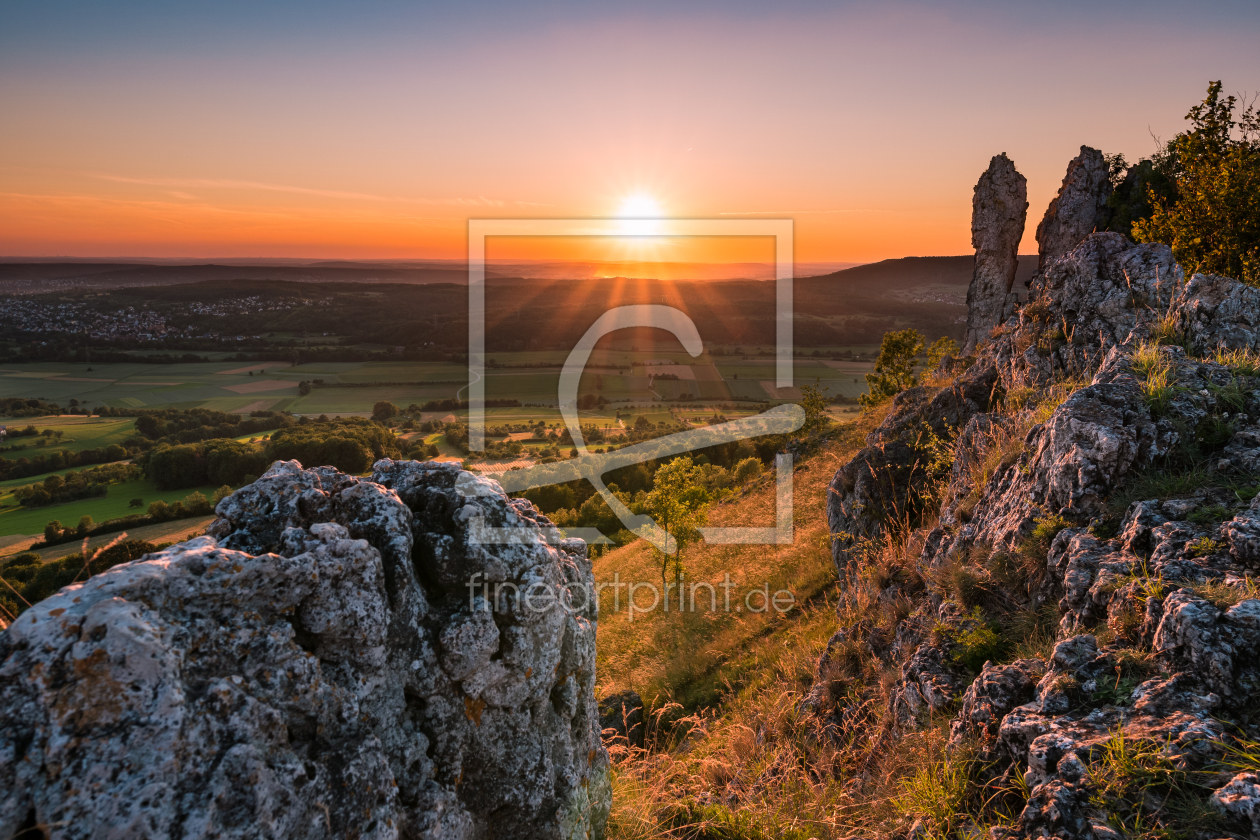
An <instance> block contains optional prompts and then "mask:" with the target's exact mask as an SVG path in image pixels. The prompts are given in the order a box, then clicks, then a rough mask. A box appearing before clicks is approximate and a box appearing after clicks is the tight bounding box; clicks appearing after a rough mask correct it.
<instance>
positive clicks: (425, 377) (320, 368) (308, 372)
mask: <svg viewBox="0 0 1260 840" xmlns="http://www.w3.org/2000/svg"><path fill="white" fill-rule="evenodd" d="M566 357H567V353H564V352H561V351H523V352H516V353H493V354H489V355H488V362H489V363H488V364H487V368H486V372H485V393H486V397H487V398H488V399H516V400H519V401H520V402H521V403H529V404H534V405H539V406H545V407H554V406H556V405H557V404H558V403H557V399H558V398H557V387H558V380H559V375H560V370H561V366H562V365H563V363H564V361H565V358H566ZM647 363H650V364H647ZM535 365H545V367H534V366H535ZM870 368H871V365H870V363H869V362H849V361H830V360H828V361H821V360H816V359H811V358H802V359H798V360H797V362H796V365H795V381H796V384H797V386H800V385H803V384H811V383H813V382H814V381H815V380H818V382H819V384H820V385H821V386H822V387H824V388H827V389H828V391H827V393H829V394H831V395H844V396H847V397H854V396H857V394H860V393H862V392H863V391H864V390H865V381H864V380H863V379H862V374H863V373H866V372H868V371H869V370H870ZM662 373H668V374H671V375H672V376H677V377H678V378H677V379H676V380H675V379H659V378H658V379H656V380H655V386H653V387H651V388H649V385H648V381H649V380H648V376H649V374H652V375H654V376H659V375H660V374H662ZM774 378H775V364H774V360H773V359H771V358H766V357H754V358H740V357H733V356H713V357H711V356H709V355H708V354H707V353H702V354H701V355H700V356H698V357H696V358H692V357H690V356H688V355H687V353H686V352H684V351H682V350H680V349H677V347H676V346H675V348H674V349H669V348H668V347H666V348H655V349H653V348H646V349H638V350H635V351H629V350H602V349H600V350H596V351H594V352H593V353H592V355H591V358H590V360H589V362H588V364H587V369H586V371H585V373H584V374H583V376H582V381H581V387H580V389H579V391H580V393H583V394H586V393H590V394H595V395H597V396H602V397H604V398H605V399H607V400H609V401H610V402H612V403H613V404H614V405H615V404H617V403H622V404H627V403H628V404H644V405H646V404H650V403H652V402H653V401H655V400H658V399H660V398H662V397H664V398H666V399H674V400H677V399H679V398H681V397H683V395H684V394H689V395H690V397H689V398H688V399H692V400H716V401H725V400H731V399H735V400H740V399H743V400H757V401H764V400H768V399H775V398H776V397H777V398H780V399H792V398H795V392H786V393H784V394H778V392H776V391H774V389H773V388H771V390H769V391H768V390H767V389H766V388H764V387H762V385H761V384H760V383H763V382H771V383H772V382H773V380H774ZM315 380H320V382H318V383H316V384H314V386H313V387H312V388H311V392H310V393H309V394H307V395H305V396H302V395H300V394H299V392H298V383H299V382H301V381H308V382H313V381H315ZM855 380H856V381H855ZM467 382H468V370H467V368H466V367H465V366H464V365H463V364H461V363H458V362H418V361H399V362H384V361H371V362H313V363H310V364H302V365H296V366H295V365H292V364H290V363H288V362H282V361H275V362H249V363H246V362H240V361H237V360H234V359H224V360H222V361H218V362H196V363H187V364H184V363H180V364H162V365H156V364H155V365H146V364H134V363H132V364H86V363H54V362H41V363H30V364H9V365H6V366H5V367H4V368H2V369H0V397H36V398H44V399H48V400H53V401H56V402H59V403H61V404H62V405H66V404H68V403H69V401H70V400H71V399H75V400H78V401H79V402H80V403H83V404H85V405H87V406H89V407H94V406H102V405H105V406H111V407H116V408H159V407H175V408H207V409H213V410H216V411H227V412H238V413H245V414H247V413H249V412H251V411H259V410H267V409H270V410H275V411H291V412H293V413H295V414H315V415H318V414H365V413H369V412H371V410H372V405H373V404H374V403H376V402H379V401H382V400H388V401H390V402H393V403H394V404H396V405H398V406H402V407H405V406H407V405H409V404H411V403H417V404H423V403H425V402H427V401H429V400H442V399H453V398H458V397H462V398H467V396H468V391H467V387H466V385H467ZM321 386H323V387H321ZM328 386H331V387H328ZM336 386H354V387H336ZM66 422H67V423H68V424H71V423H72V422H73V421H72V420H71V419H67V421H66ZM97 433H98V434H101V435H106V434H107V433H106V432H105V431H103V430H101V431H99V432H97ZM70 437H71V435H70V433H69V430H68V429H67V439H69V438H70ZM105 442H109V441H105ZM97 445H101V444H100V443H94V442H91V440H90V439H89V438H88V437H86V436H85V435H82V434H80V435H79V436H78V437H76V438H75V440H74V443H73V445H72V446H71V445H68V446H67V448H75V447H77V448H86V447H89V446H97Z"/></svg>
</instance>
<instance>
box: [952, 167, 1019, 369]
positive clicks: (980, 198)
mask: <svg viewBox="0 0 1260 840" xmlns="http://www.w3.org/2000/svg"><path fill="white" fill-rule="evenodd" d="M1027 216H1028V179H1026V178H1025V177H1024V176H1023V175H1020V174H1019V172H1017V171H1016V170H1015V164H1014V163H1012V162H1011V159H1010V158H1008V157H1007V156H1006V153H1005V152H1003V153H1002V154H999V155H994V157H993V159H992V160H991V161H989V168H988V169H986V170H985V171H984V174H982V175H981V176H980V180H979V181H977V182H976V190H975V196H974V197H973V198H972V200H971V244H972V246H973V247H974V248H975V249H976V265H975V269H974V271H973V272H972V275H971V285H970V286H969V287H968V288H967V336H966V339H965V340H964V346H963V350H964V352H970V351H971V350H972V349H973V348H974V347H975V346H976V342H977V341H979V340H980V339H981V338H983V337H984V336H985V335H987V334H988V332H989V330H991V329H993V327H995V326H997V325H998V324H999V323H1001V320H1002V315H1003V313H1004V312H1005V310H1006V305H1007V297H1008V295H1010V293H1011V286H1012V284H1013V283H1014V282H1015V270H1016V268H1018V267H1019V253H1018V251H1019V241H1020V239H1022V238H1023V236H1024V222H1025V220H1026V218H1027Z"/></svg>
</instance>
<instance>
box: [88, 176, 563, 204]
mask: <svg viewBox="0 0 1260 840" xmlns="http://www.w3.org/2000/svg"><path fill="white" fill-rule="evenodd" d="M92 177H93V178H97V179H98V180H101V181H112V182H114V183H118V184H141V185H144V186H149V187H166V188H170V189H211V190H255V191H260V192H278V193H289V194H292V195H310V196H317V197H319V198H339V199H345V200H350V201H379V202H389V203H402V204H428V205H439V206H447V207H508V206H509V205H517V206H526V207H550V206H551V205H549V204H541V203H538V202H534V201H508V200H505V199H500V198H486V197H485V196H484V195H479V196H476V197H474V198H466V197H459V198H404V197H402V196H391V195H376V194H374V193H361V192H347V191H344V190H321V189H314V188H311V187H295V186H291V185H288V184H269V183H266V182H263V181H240V180H235V179H231V178H129V177H126V176H123V175H108V174H104V173H92Z"/></svg>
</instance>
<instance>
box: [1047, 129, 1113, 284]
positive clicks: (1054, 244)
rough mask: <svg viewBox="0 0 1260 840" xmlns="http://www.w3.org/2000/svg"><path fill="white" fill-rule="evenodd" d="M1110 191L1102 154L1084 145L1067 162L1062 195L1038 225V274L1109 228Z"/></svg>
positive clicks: (1061, 189) (1060, 189)
mask: <svg viewBox="0 0 1260 840" xmlns="http://www.w3.org/2000/svg"><path fill="white" fill-rule="evenodd" d="M1111 192H1112V186H1111V180H1110V178H1109V172H1108V168H1107V162H1106V160H1104V159H1103V155H1102V152H1100V151H1098V150H1097V149H1091V148H1090V147H1089V146H1081V153H1080V154H1079V155H1077V156H1076V157H1074V158H1072V160H1071V161H1069V162H1068V168H1067V174H1065V175H1064V176H1063V185H1062V186H1060V187H1059V194H1058V195H1056V196H1055V197H1054V200H1052V201H1051V202H1050V206H1049V207H1047V208H1046V215H1045V216H1044V217H1043V218H1042V220H1041V224H1039V225H1037V245H1038V252H1037V253H1038V257H1037V271H1038V272H1043V271H1045V269H1046V268H1047V267H1048V266H1049V265H1050V264H1051V262H1053V261H1054V260H1056V259H1058V258H1059V257H1062V256H1064V255H1065V254H1068V253H1070V252H1071V251H1072V250H1074V249H1075V248H1076V246H1077V245H1080V244H1081V242H1082V241H1084V239H1085V237H1087V236H1089V235H1090V234H1091V233H1093V232H1095V231H1099V230H1104V229H1105V228H1106V225H1107V199H1109V198H1110V197H1111Z"/></svg>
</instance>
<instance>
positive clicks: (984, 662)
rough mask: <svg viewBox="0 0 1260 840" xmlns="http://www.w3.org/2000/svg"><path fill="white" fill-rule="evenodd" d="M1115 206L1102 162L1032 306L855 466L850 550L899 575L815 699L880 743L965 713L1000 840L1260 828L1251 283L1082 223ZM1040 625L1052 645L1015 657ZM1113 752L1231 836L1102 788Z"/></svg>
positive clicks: (1258, 416)
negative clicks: (997, 796) (1183, 786)
mask: <svg viewBox="0 0 1260 840" xmlns="http://www.w3.org/2000/svg"><path fill="white" fill-rule="evenodd" d="M1109 190H1110V185H1109V184H1108V183H1107V181H1106V167H1105V165H1104V164H1103V161H1102V158H1101V155H1099V154H1098V153H1097V152H1095V151H1093V150H1090V149H1083V150H1082V155H1081V157H1080V158H1078V159H1077V160H1075V161H1073V163H1072V166H1071V167H1070V168H1069V173H1068V177H1067V179H1066V180H1065V183H1064V187H1063V190H1062V191H1061V192H1060V195H1059V197H1058V198H1057V199H1056V201H1055V204H1054V205H1052V207H1051V210H1050V212H1048V213H1047V216H1046V219H1045V220H1044V221H1043V222H1042V225H1041V227H1040V228H1039V229H1038V239H1039V241H1040V242H1041V244H1042V255H1043V265H1042V267H1041V270H1039V272H1038V274H1037V275H1035V276H1034V279H1033V281H1032V283H1031V285H1030V298H1029V300H1028V302H1027V303H1026V304H1024V305H1023V306H1021V307H1019V308H1018V310H1017V311H1016V312H1015V313H1014V315H1013V316H1012V317H1010V318H1007V319H1004V320H1002V321H1001V322H1000V323H999V324H998V325H997V326H996V327H995V328H993V329H991V330H990V331H989V332H988V334H987V335H986V336H983V337H982V338H981V339H980V340H979V341H978V343H977V345H976V348H975V350H974V351H973V352H972V353H970V354H969V355H966V356H964V357H962V358H959V359H957V360H952V361H951V362H949V363H948V364H947V365H945V366H943V367H942V369H941V370H939V371H937V382H938V383H940V384H937V385H934V386H920V387H918V388H914V389H911V390H908V391H906V392H903V393H902V394H900V395H898V396H897V397H896V398H895V399H894V400H893V401H892V403H891V404H890V405H889V406H888V408H887V413H886V415H885V418H884V420H883V421H882V423H881V424H880V425H879V426H878V427H877V428H876V429H875V430H874V431H873V432H872V433H871V434H870V435H869V436H868V437H867V440H866V446H865V448H863V449H862V450H860V451H859V452H858V453H857V454H856V455H855V456H854V457H853V458H852V459H851V460H850V461H849V462H848V463H845V464H843V465H841V466H840V468H839V469H838V470H837V472H836V474H835V478H834V479H833V481H832V483H831V487H830V493H829V496H828V500H827V512H828V519H829V524H830V526H831V530H832V546H833V558H834V560H835V563H836V567H837V571H838V572H839V573H840V574H841V576H842V579H843V580H845V581H846V582H848V585H850V586H853V587H860V586H862V585H863V583H864V581H871V580H879V581H880V589H879V590H878V591H873V592H870V595H869V597H870V598H871V599H873V600H874V601H875V603H876V604H877V605H878V606H877V607H876V608H873V609H874V612H873V616H874V617H872V618H863V619H862V620H861V621H859V622H858V623H856V624H850V625H847V626H843V627H841V628H839V630H838V631H837V633H836V635H835V636H834V637H833V639H832V642H831V643H830V644H829V645H828V649H827V651H826V652H825V653H824V654H823V656H822V659H821V660H820V663H819V670H818V674H817V677H816V679H815V682H814V685H813V686H812V688H811V690H810V691H809V693H808V695H807V698H806V699H805V700H804V701H803V702H802V704H801V708H802V709H803V710H804V711H807V712H809V713H811V714H814V715H818V716H821V717H822V718H823V719H824V721H832V722H834V723H835V726H836V731H845V732H853V731H858V730H860V727H861V726H862V725H864V724H865V725H867V726H869V727H870V728H871V729H873V730H875V731H878V732H879V733H880V734H879V735H878V736H873V737H879V738H895V737H903V736H905V735H906V734H908V733H910V732H912V731H913V730H915V729H917V728H921V727H924V726H926V725H927V724H928V722H929V721H931V720H932V719H933V717H938V716H941V715H947V716H949V717H951V718H952V721H951V728H950V741H949V748H948V749H949V751H950V752H951V753H952V754H954V755H959V756H964V757H966V758H967V760H969V761H972V760H974V762H975V763H973V764H972V765H970V767H971V768H972V770H971V772H973V773H974V774H975V775H976V778H975V779H974V781H975V782H976V783H977V784H982V785H990V784H991V785H993V786H994V787H993V788H992V789H993V790H995V791H996V790H1001V791H1005V793H1003V794H1002V796H1004V797H1006V800H1005V801H1006V805H1005V806H1004V807H1007V808H1009V809H1011V810H1010V811H1009V813H1012V814H1014V815H1015V816H1014V817H1013V818H1012V819H1010V820H1009V821H1007V822H1005V823H1004V824H1002V825H999V826H996V827H994V828H992V830H991V832H989V834H990V836H991V837H993V838H994V840H997V838H1016V837H1018V838H1025V837H1027V838H1033V837H1057V838H1065V840H1066V839H1067V838H1081V840H1095V839H1096V838H1113V837H1123V836H1138V835H1137V834H1134V833H1133V832H1136V831H1138V826H1139V825H1146V826H1149V825H1154V824H1156V823H1158V824H1159V825H1161V826H1162V828H1160V829H1159V830H1161V831H1165V830H1166V831H1170V832H1172V834H1177V835H1178V836H1188V837H1189V836H1194V837H1203V838H1218V837H1243V838H1245V837H1252V838H1260V816H1257V815H1258V814H1260V776H1258V775H1257V772H1256V771H1255V768H1248V767H1246V766H1240V765H1237V763H1235V764H1233V765H1231V764H1229V763H1227V762H1226V758H1225V757H1226V755H1227V751H1228V750H1229V749H1232V748H1235V747H1237V745H1239V744H1241V743H1251V744H1252V745H1253V746H1251V747H1249V748H1248V749H1251V750H1253V751H1254V749H1255V746H1254V744H1256V743H1260V597H1258V596H1260V586H1258V581H1257V577H1258V576H1257V572H1260V495H1256V492H1255V490H1256V488H1257V487H1258V486H1260V374H1258V373H1257V372H1256V370H1255V368H1254V364H1253V363H1252V362H1251V361H1249V360H1247V359H1242V360H1241V361H1240V360H1239V357H1237V356H1235V357H1229V356H1227V355H1221V354H1219V353H1218V352H1217V351H1218V348H1224V349H1225V350H1235V351H1237V350H1249V351H1253V352H1255V351H1257V350H1260V292H1258V291H1257V290H1256V289H1254V288H1252V287H1249V286H1245V285H1243V284H1242V283H1239V282H1238V281H1235V280H1231V279H1229V278H1224V277H1215V276H1204V275H1195V276H1193V277H1190V278H1188V279H1187V278H1186V276H1185V275H1184V273H1183V272H1182V270H1181V268H1180V267H1179V266H1178V265H1177V264H1176V263H1175V261H1174V260H1173V258H1172V254H1171V252H1170V251H1169V249H1168V248H1167V247H1165V246H1163V245H1155V244H1149V245H1135V244H1133V243H1131V242H1129V241H1128V240H1127V239H1125V238H1124V237H1123V236H1120V235H1119V234H1115V233H1091V231H1092V230H1093V229H1094V227H1095V226H1096V225H1099V224H1100V214H1101V213H1102V208H1103V205H1104V203H1105V201H1106V196H1107V194H1108V192H1109ZM995 235H996V233H995ZM985 317H988V316H987V315H986V316H985ZM1139 351H1140V352H1139ZM1231 358H1232V359H1233V360H1232V361H1231ZM1156 370H1158V371H1162V373H1161V374H1159V375H1161V376H1164V377H1165V380H1163V381H1164V382H1165V386H1164V387H1161V386H1160V385H1159V381H1158V380H1153V379H1152V375H1153V374H1152V372H1153V371H1156ZM951 447H952V457H944V458H942V452H946V453H948V452H949V449H950V448H951ZM906 523H909V527H908V528H907V527H906ZM892 528H899V529H901V530H899V531H894V534H895V535H896V539H895V541H891V543H890V544H892V545H894V546H896V547H897V551H898V552H902V553H903V554H904V558H901V559H900V561H899V562H900V564H901V565H899V566H896V567H891V568H890V566H889V565H888V563H889V560H888V557H889V555H890V554H891V553H892V552H891V551H890V550H889V549H888V548H884V547H883V546H885V545H886V544H885V543H884V542H883V537H884V536H885V535H886V534H887V533H888V531H889V530H890V529H892ZM872 546H876V548H875V549H872ZM894 556H895V557H900V555H894ZM890 615H891V616H892V617H891V618H890V617H889V616H890ZM903 616H904V617H903ZM1033 621H1036V622H1040V625H1039V626H1040V627H1041V628H1042V629H1041V630H1040V631H1038V632H1041V633H1044V634H1046V638H1045V641H1044V642H1043V643H1042V644H1043V645H1044V647H1043V648H1041V649H1039V650H1037V651H1036V653H1037V654H1038V655H1037V656H1029V655H1028V654H1027V653H1026V652H1025V653H1023V655H1022V657H1021V658H1016V656H1015V655H1014V651H1015V650H1018V649H1019V647H1020V646H1021V645H1022V644H1023V643H1024V642H1025V641H1026V640H1027V639H1026V636H1027V631H1025V630H1024V629H1022V628H1024V627H1026V626H1028V622H1033ZM1021 622H1023V623H1021ZM1003 639H1004V640H1005V641H1003ZM841 654H843V655H844V656H845V657H847V659H846V662H848V663H849V664H846V665H845V667H844V668H837V667H835V666H834V664H832V663H834V662H835V661H836V660H837V657H839V656H840V655H841ZM861 675H865V678H866V679H868V680H873V679H877V678H878V679H881V680H883V681H884V683H885V685H886V686H887V688H886V690H885V691H884V692H883V693H882V694H880V693H877V692H873V690H869V689H866V688H865V687H864V686H858V687H855V686H856V685H857V684H856V682H855V679H856V676H861ZM885 675H886V676H885ZM898 675H899V676H898ZM876 700H878V701H879V703H881V704H883V705H882V706H881V708H882V709H883V711H882V712H881V713H880V715H879V716H878V717H877V718H875V719H871V718H869V717H868V718H862V717H861V714H862V712H861V710H862V709H864V708H865V709H870V708H871V707H873V706H876V703H875V702H874V701H876ZM868 714H869V713H868ZM1118 744H1123V745H1124V749H1127V750H1131V751H1137V752H1141V753H1143V754H1145V755H1148V756H1151V757H1150V758H1149V759H1146V760H1149V761H1151V762H1158V763H1159V766H1160V767H1161V768H1162V769H1161V770H1160V771H1159V772H1161V773H1173V772H1177V773H1181V772H1184V773H1188V774H1195V775H1193V776H1192V777H1191V778H1194V779H1197V780H1199V781H1198V782H1196V784H1198V785H1199V787H1198V788H1197V789H1196V790H1198V791H1200V793H1201V795H1200V798H1199V802H1198V805H1197V806H1196V807H1199V808H1200V811H1201V813H1204V814H1213V813H1214V814H1216V815H1217V821H1216V822H1214V823H1212V824H1211V827H1210V828H1203V827H1202V825H1206V823H1200V824H1199V827H1194V826H1189V825H1182V824H1178V823H1177V822H1176V820H1178V819H1182V817H1178V816H1176V815H1170V814H1169V812H1167V811H1160V808H1159V803H1160V802H1161V801H1162V800H1161V799H1160V798H1159V797H1162V796H1164V794H1163V793H1161V794H1160V795H1159V797H1157V796H1155V795H1154V794H1151V795H1150V796H1149V797H1148V798H1147V799H1145V800H1143V796H1144V795H1145V794H1143V793H1142V791H1141V790H1139V789H1138V787H1137V785H1138V784H1139V782H1138V781H1136V780H1135V779H1125V778H1123V777H1121V778H1119V780H1118V781H1115V780H1113V784H1112V786H1111V787H1110V788H1106V789H1105V790H1104V787H1105V786H1104V784H1103V782H1102V781H1100V779H1101V776H1100V774H1102V773H1104V772H1105V770H1104V769H1101V768H1103V767H1104V762H1103V759H1104V758H1105V756H1106V755H1108V754H1109V752H1108V751H1109V750H1110V751H1112V752H1113V753H1114V751H1115V750H1116V749H1119V747H1118V746H1117V745H1118ZM1231 745H1232V746H1231ZM879 748H880V749H889V748H895V744H891V743H889V742H884V741H881V742H880V744H879ZM1234 761H1235V762H1237V759H1234ZM1231 768H1232V769H1231ZM1239 770H1242V771H1243V772H1239ZM1125 785H1132V786H1133V787H1132V788H1131V789H1126V788H1125ZM1117 790H1119V791H1120V793H1116V791H1117ZM1161 790H1162V789H1161ZM1121 795H1124V796H1130V797H1131V801H1130V804H1128V805H1123V804H1121V803H1120V801H1119V800H1118V799H1117V798H1116V797H1118V796H1121ZM1196 795H1198V794H1196ZM1108 797H1111V798H1108ZM1132 802H1137V805H1133V804H1132ZM1126 809H1127V810H1126ZM1135 809H1136V810H1135ZM1203 819H1206V817H1204V818H1203ZM925 820H926V821H925ZM1135 820H1136V822H1135ZM1143 821H1145V822H1143ZM929 823H930V818H929V817H925V816H924V815H907V817H906V834H905V836H913V835H915V832H916V831H919V834H920V835H923V833H924V832H926V831H930V830H932V828H931V826H930V825H929ZM916 825H917V826H918V829H916V828H915V826H916ZM1143 830H1145V829H1143ZM1178 832H1181V833H1180V834H1178ZM971 833H972V829H971V828H967V829H966V830H965V831H963V832H962V834H965V835H968V836H970V834H971ZM960 836H961V835H960ZM977 836H978V835H977ZM1142 836H1150V835H1142ZM1170 836H1171V835H1170Z"/></svg>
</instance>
